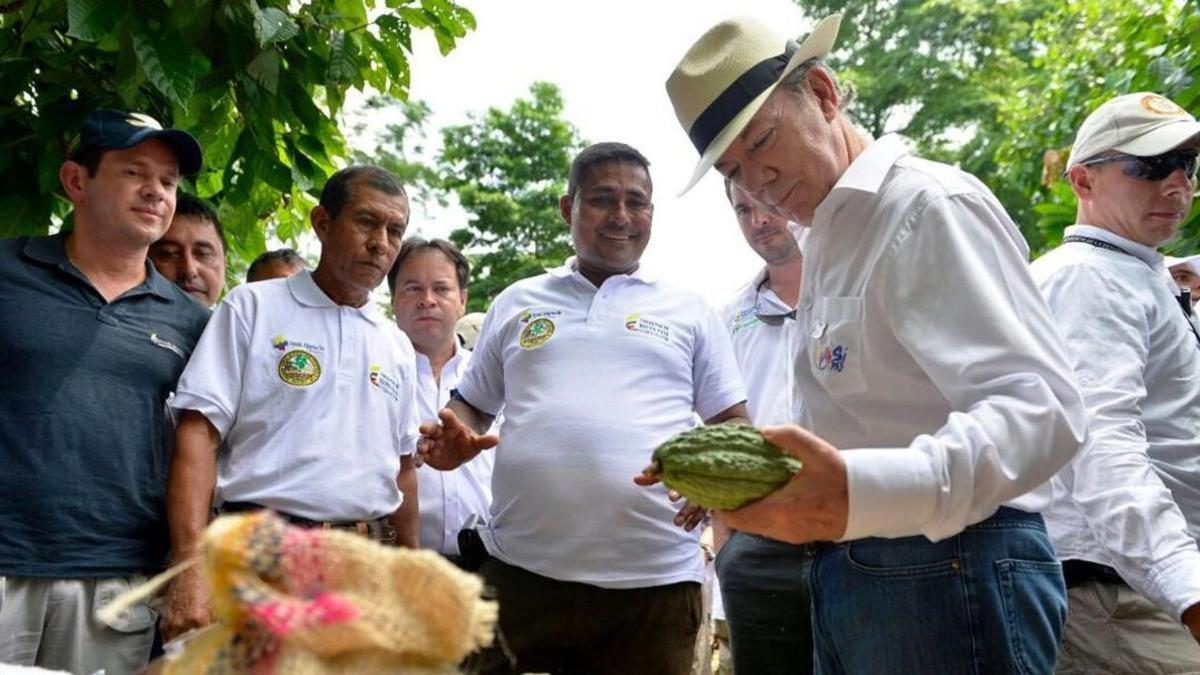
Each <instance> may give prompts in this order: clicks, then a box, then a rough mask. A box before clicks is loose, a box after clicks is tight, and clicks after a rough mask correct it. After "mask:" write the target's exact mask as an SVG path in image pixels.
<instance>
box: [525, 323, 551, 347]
mask: <svg viewBox="0 0 1200 675" xmlns="http://www.w3.org/2000/svg"><path fill="white" fill-rule="evenodd" d="M552 335H554V322H553V321H551V320H550V319H547V318H546V317H542V318H540V319H534V320H533V321H530V322H529V325H528V326H525V330H523V331H521V339H520V340H519V341H518V342H519V344H520V345H521V349H537V348H538V347H541V346H542V345H544V344H546V341H547V340H549V339H550V336H552Z"/></svg>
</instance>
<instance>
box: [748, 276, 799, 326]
mask: <svg viewBox="0 0 1200 675" xmlns="http://www.w3.org/2000/svg"><path fill="white" fill-rule="evenodd" d="M766 283H767V279H763V280H762V281H760V282H758V288H756V289H754V310H755V312H754V315H755V316H756V317H758V320H759V321H761V322H763V323H765V324H767V325H768V326H782V325H783V322H784V321H785V320H787V319H793V320H794V319H795V318H796V310H794V309H793V310H792V311H790V312H784V313H783V314H767V313H763V312H759V311H758V310H759V308H763V307H766V305H765V304H764V303H763V301H762V298H761V297H759V296H760V295H761V294H762V289H763V286H764V285H765V284H766Z"/></svg>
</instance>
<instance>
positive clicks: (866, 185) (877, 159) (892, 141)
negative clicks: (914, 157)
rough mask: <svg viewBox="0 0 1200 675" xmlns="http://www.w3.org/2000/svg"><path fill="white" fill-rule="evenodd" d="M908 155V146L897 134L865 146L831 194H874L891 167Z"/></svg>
mask: <svg viewBox="0 0 1200 675" xmlns="http://www.w3.org/2000/svg"><path fill="white" fill-rule="evenodd" d="M907 154H908V146H907V145H906V144H905V142H904V138H903V137H901V136H900V135H899V134H887V135H886V136H882V137H880V138H879V139H878V140H876V141H873V142H871V143H869V144H867V147H866V149H864V150H863V151H862V152H861V153H860V154H859V155H858V157H856V158H855V159H854V161H853V162H851V163H850V166H848V167H847V168H846V171H845V172H844V173H842V176H841V178H839V179H838V181H837V183H836V184H834V186H833V190H832V191H831V194H832V192H837V191H838V190H857V191H859V192H869V193H875V192H878V191H879V187H880V186H881V185H883V179H884V178H886V177H887V174H888V172H889V171H891V170H892V166H894V165H895V164H896V162H897V161H899V160H900V158H901V157H903V156H905V155H907Z"/></svg>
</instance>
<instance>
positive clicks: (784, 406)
mask: <svg viewBox="0 0 1200 675" xmlns="http://www.w3.org/2000/svg"><path fill="white" fill-rule="evenodd" d="M766 279H767V269H766V268H765V267H764V268H763V269H762V270H760V271H759V272H758V274H756V275H754V279H752V280H751V281H750V283H748V284H746V285H745V286H743V287H742V288H741V290H739V291H738V294H737V296H736V297H735V298H734V299H733V300H732V301H731V302H730V303H729V304H727V305H725V307H724V308H722V310H721V321H723V322H725V326H726V328H728V330H729V338H730V340H731V341H732V342H733V353H734V356H735V357H737V363H738V370H739V371H741V373H742V381H743V382H745V383H746V409H747V411H748V412H749V413H750V421H751V422H752V423H753V424H754V425H755V426H758V427H763V426H769V425H772V424H787V423H792V422H795V421H796V420H797V419H798V417H799V410H798V408H797V407H794V406H793V405H792V368H791V359H790V356H791V351H790V350H791V347H790V343H789V339H788V335H789V331H791V330H794V328H795V325H796V322H795V320H793V319H791V318H786V319H785V318H783V315H785V314H787V313H789V312H791V311H792V308H791V307H789V306H788V305H787V303H785V302H784V301H782V300H780V299H779V296H777V295H775V292H774V291H772V290H771V289H770V287H769V285H768V284H767V283H766ZM761 315H772V316H777V317H779V318H780V319H781V321H780V322H779V323H778V325H775V324H773V323H764V322H763V321H761V320H760V319H759V318H758V317H759V316H761Z"/></svg>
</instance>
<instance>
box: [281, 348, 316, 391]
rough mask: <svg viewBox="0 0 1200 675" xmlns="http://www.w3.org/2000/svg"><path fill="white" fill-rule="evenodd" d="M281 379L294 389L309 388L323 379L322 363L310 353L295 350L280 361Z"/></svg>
mask: <svg viewBox="0 0 1200 675" xmlns="http://www.w3.org/2000/svg"><path fill="white" fill-rule="evenodd" d="M279 379H281V380H283V381H284V382H287V383H288V384H290V385H292V386H293V387H307V386H309V385H310V384H312V383H314V382H316V381H317V380H319V379H321V362H320V361H317V357H315V356H313V355H312V353H310V352H307V351H304V350H303V349H293V350H291V351H290V352H288V353H286V354H284V355H283V357H282V358H280V359H279Z"/></svg>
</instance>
